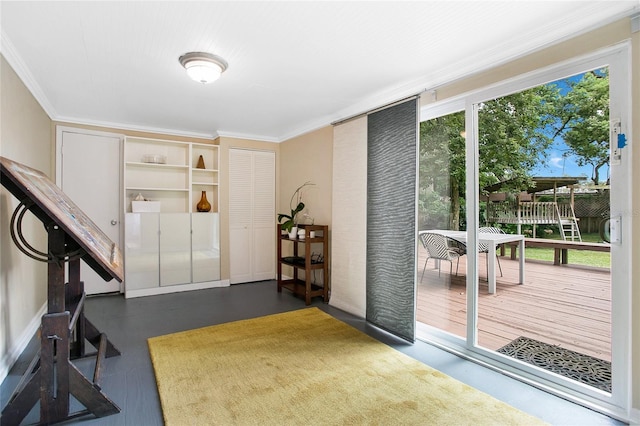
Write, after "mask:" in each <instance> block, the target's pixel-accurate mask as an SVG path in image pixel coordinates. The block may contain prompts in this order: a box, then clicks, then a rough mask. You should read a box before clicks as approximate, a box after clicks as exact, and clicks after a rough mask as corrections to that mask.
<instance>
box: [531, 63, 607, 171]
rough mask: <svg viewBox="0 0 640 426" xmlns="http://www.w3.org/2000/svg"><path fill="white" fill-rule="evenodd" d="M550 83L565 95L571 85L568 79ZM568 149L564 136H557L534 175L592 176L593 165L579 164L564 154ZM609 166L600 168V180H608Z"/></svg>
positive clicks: (578, 76)
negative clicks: (568, 83) (567, 81)
mask: <svg viewBox="0 0 640 426" xmlns="http://www.w3.org/2000/svg"><path fill="white" fill-rule="evenodd" d="M583 75H584V74H583V73H581V74H577V75H574V76H572V77H569V78H568V80H573V81H578V80H580V79H581V78H582V76H583ZM550 84H556V85H557V86H558V87H559V88H560V92H561V93H562V94H563V95H564V94H566V93H567V92H568V90H569V86H568V85H567V83H566V80H564V79H563V80H558V81H554V82H552V83H550ZM566 151H568V147H567V145H566V144H565V143H564V140H563V139H562V138H556V139H555V141H554V143H553V147H552V148H551V149H550V150H549V157H548V159H547V160H546V162H544V163H543V162H541V163H540V164H539V166H538V167H536V168H535V169H534V170H533V175H534V176H549V177H561V176H586V177H587V178H591V175H592V174H593V167H592V166H590V165H587V166H582V167H580V166H578V162H577V161H576V157H575V156H573V155H569V156H567V157H565V156H563V153H564V152H566ZM608 171H609V166H603V167H601V168H600V170H599V173H600V180H601V181H603V180H606V179H607V176H608Z"/></svg>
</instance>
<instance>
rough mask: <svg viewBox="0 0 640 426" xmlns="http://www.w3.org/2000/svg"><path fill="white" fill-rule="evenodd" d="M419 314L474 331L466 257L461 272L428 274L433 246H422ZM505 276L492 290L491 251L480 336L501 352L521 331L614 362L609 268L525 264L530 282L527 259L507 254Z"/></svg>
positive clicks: (452, 328)
mask: <svg viewBox="0 0 640 426" xmlns="http://www.w3.org/2000/svg"><path fill="white" fill-rule="evenodd" d="M418 255H419V258H418V263H417V264H418V267H417V268H418V269H417V273H418V275H417V276H418V286H417V309H416V316H417V320H418V321H419V322H422V323H424V324H428V325H430V326H433V327H437V328H439V329H442V330H444V331H447V332H450V333H452V334H455V335H457V336H460V337H464V336H465V333H466V315H467V307H466V297H467V296H466V281H465V280H466V278H465V277H466V271H467V264H466V261H465V258H464V257H463V258H462V260H461V261H460V268H459V271H458V275H457V276H456V275H455V271H454V275H453V276H451V275H449V271H448V268H442V270H441V271H440V275H438V269H432V267H433V263H432V262H431V263H430V264H429V265H428V266H427V269H426V271H425V272H424V278H423V279H422V280H420V277H421V276H422V272H423V265H424V262H425V259H426V251H425V250H424V249H423V248H422V247H420V250H419V252H418ZM500 264H501V266H502V271H503V276H502V277H500V276H498V277H497V291H496V293H495V294H488V292H487V283H486V269H485V260H484V259H483V255H480V257H479V259H478V267H479V271H478V272H479V276H480V291H479V298H478V342H479V344H480V345H481V346H483V347H486V348H488V349H491V350H496V349H498V348H500V347H502V346H504V345H506V344H507V343H509V342H511V341H512V340H514V339H515V338H517V337H519V336H526V337H530V338H532V339H536V340H539V341H543V342H546V343H549V344H552V345H560V346H562V347H565V348H567V349H571V350H574V351H576V352H580V353H583V354H586V355H591V356H594V357H597V358H600V359H603V360H607V361H610V360H611V276H610V271H609V269H603V268H593V267H584V266H574V265H553V264H552V263H551V262H543V261H529V260H527V262H526V263H525V277H526V281H525V283H524V284H522V285H520V284H518V277H519V263H518V261H517V260H511V259H510V258H508V257H500Z"/></svg>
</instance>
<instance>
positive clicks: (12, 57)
mask: <svg viewBox="0 0 640 426" xmlns="http://www.w3.org/2000/svg"><path fill="white" fill-rule="evenodd" d="M0 39H1V42H0V53H2V56H4V58H5V59H6V60H7V62H8V63H9V65H10V66H11V68H13V71H15V73H16V74H17V75H18V78H20V80H22V83H24V85H25V86H26V87H27V89H28V90H29V91H30V92H31V94H32V95H33V97H34V98H35V99H36V101H37V102H38V103H39V104H40V106H41V107H42V109H43V110H44V112H45V113H46V114H47V115H48V116H49V118H51V119H52V120H53V119H54V117H56V116H57V112H56V110H55V108H54V107H53V105H52V104H51V102H49V99H48V98H47V97H46V96H45V94H44V92H43V90H42V88H41V87H40V85H39V84H38V82H37V81H36V79H35V78H34V77H33V75H32V74H31V72H30V71H29V68H28V67H27V66H26V64H25V63H24V61H23V60H22V57H21V56H20V55H19V54H18V52H17V51H16V49H15V48H14V46H13V43H12V42H11V40H10V39H9V37H8V36H7V34H6V33H5V32H4V31H2V30H0Z"/></svg>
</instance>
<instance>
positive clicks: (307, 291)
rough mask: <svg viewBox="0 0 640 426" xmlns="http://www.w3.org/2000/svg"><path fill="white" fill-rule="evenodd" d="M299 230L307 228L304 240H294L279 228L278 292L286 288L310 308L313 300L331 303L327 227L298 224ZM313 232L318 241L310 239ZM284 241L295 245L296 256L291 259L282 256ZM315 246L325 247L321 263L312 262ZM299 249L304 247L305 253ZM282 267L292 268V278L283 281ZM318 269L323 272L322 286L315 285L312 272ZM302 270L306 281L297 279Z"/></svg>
mask: <svg viewBox="0 0 640 426" xmlns="http://www.w3.org/2000/svg"><path fill="white" fill-rule="evenodd" d="M298 229H304V231H305V238H304V239H298V238H296V239H291V238H289V236H288V235H287V234H283V230H282V225H280V224H279V225H277V226H276V232H277V241H278V255H277V256H278V257H277V259H278V271H277V274H278V275H277V278H278V292H281V291H282V289H283V288H286V289H287V290H289V291H291V292H293V293H294V294H296V295H298V296H301V297H303V298H304V300H305V303H306V304H307V305H309V304H311V298H312V297H320V296H321V297H322V298H323V301H324V302H325V303H326V302H328V301H329V263H328V262H329V246H328V243H329V227H328V226H327V225H298ZM311 231H314V232H315V238H311V237H310V233H311ZM285 241H290V242H291V243H292V244H293V255H292V256H291V257H289V256H286V257H283V256H282V245H283V242H285ZM313 244H322V259H323V261H322V262H317V263H314V262H312V258H311V254H312V251H311V247H312V245H313ZM300 246H303V250H304V252H303V253H300ZM299 253H300V254H299ZM296 258H297V259H296ZM294 259H295V260H294ZM282 265H287V266H290V267H291V268H292V269H293V278H291V279H283V278H282ZM318 270H319V271H322V284H321V285H320V284H318V283H313V282H312V279H313V275H314V274H313V271H318ZM300 271H304V278H300V277H299V276H298V274H299V272H300Z"/></svg>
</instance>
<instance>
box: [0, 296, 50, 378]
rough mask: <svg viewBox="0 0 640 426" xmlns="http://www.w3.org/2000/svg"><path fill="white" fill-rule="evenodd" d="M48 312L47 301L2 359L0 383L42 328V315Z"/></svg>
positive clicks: (0, 363) (0, 362)
mask: <svg viewBox="0 0 640 426" xmlns="http://www.w3.org/2000/svg"><path fill="white" fill-rule="evenodd" d="M46 312H47V302H46V301H45V302H44V304H43V305H42V307H41V308H40V309H39V310H38V312H36V314H35V315H34V317H33V318H31V321H29V325H27V327H25V328H24V330H23V332H22V335H21V336H20V337H19V338H18V339H17V340H16V341H15V342H14V345H13V347H11V348H10V349H9V350H8V351H7V353H6V354H5V356H4V357H3V358H2V360H0V383H2V382H3V381H4V379H5V378H6V377H7V375H8V374H9V370H11V367H13V365H14V364H15V363H16V361H17V360H18V358H19V357H20V355H21V354H22V352H23V351H24V350H25V348H26V347H27V345H28V344H29V342H30V341H31V339H32V338H33V336H34V335H35V334H36V332H37V331H38V329H39V328H40V323H41V321H42V316H43V315H44V314H45V313H46Z"/></svg>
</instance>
